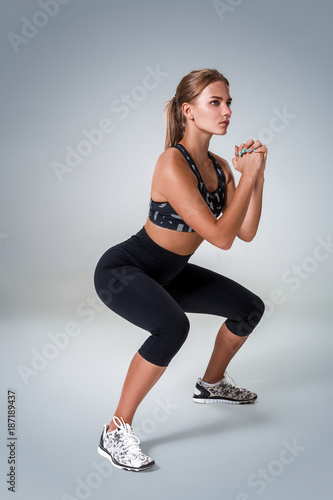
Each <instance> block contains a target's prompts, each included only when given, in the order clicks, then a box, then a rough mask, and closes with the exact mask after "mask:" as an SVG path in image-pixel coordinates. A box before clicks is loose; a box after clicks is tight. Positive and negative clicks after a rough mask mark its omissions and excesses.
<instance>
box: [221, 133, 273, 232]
mask: <svg viewBox="0 0 333 500" xmlns="http://www.w3.org/2000/svg"><path fill="white" fill-rule="evenodd" d="M259 144H260V143H259V141H257V142H256V143H254V144H253V145H252V147H250V153H249V154H252V151H253V149H255V148H256V147H257V151H262V152H263V155H264V162H263V164H262V167H261V169H260V171H259V173H258V176H257V178H256V182H255V184H254V186H253V191H252V195H251V199H250V202H249V205H248V209H247V212H246V215H245V218H244V220H243V223H242V225H241V227H240V229H239V231H238V233H237V236H238V237H239V238H240V239H241V240H244V241H252V240H253V238H254V237H255V235H256V232H257V229H258V226H259V221H260V216H261V209H262V195H263V187H264V181H265V179H264V169H265V164H266V158H267V149H266V148H265V146H263V147H259ZM243 147H245V149H247V148H248V144H241V146H239V148H238V147H236V151H235V158H234V159H233V165H234V166H235V168H236V169H237V170H240V171H242V168H241V166H239V165H238V163H239V162H238V159H239V156H238V152H239V150H241V149H242V148H243ZM218 159H219V161H220V163H221V165H223V168H224V171H225V173H226V177H227V184H226V190H225V191H226V193H225V208H227V207H228V206H229V205H230V203H231V200H232V199H233V196H234V194H235V191H236V187H235V181H234V176H233V174H232V171H231V168H230V166H229V164H228V163H227V162H226V161H225V160H223V159H222V158H219V157H218Z"/></svg>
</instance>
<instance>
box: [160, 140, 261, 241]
mask: <svg viewBox="0 0 333 500" xmlns="http://www.w3.org/2000/svg"><path fill="white" fill-rule="evenodd" d="M252 143H253V141H252ZM262 162H263V155H262V154H260V153H252V154H251V155H250V154H248V155H245V156H243V157H242V158H239V160H238V166H239V167H241V168H242V176H241V178H240V181H239V183H238V186H237V188H235V190H234V193H233V196H232V199H231V197H229V203H228V207H227V208H226V210H225V211H224V213H223V216H222V217H220V218H219V219H218V220H217V219H216V218H215V217H214V215H213V214H212V212H211V210H210V209H209V207H208V206H207V204H206V203H205V202H204V200H203V198H202V196H201V195H200V193H199V191H198V189H197V179H196V177H195V176H194V174H193V172H192V171H191V170H190V169H189V168H188V166H187V165H186V163H184V160H183V159H182V158H181V157H180V155H179V152H178V151H177V150H175V149H174V148H170V149H169V150H166V151H165V152H164V153H163V154H162V155H161V156H160V158H159V159H158V161H157V164H156V169H155V172H154V176H158V185H159V186H160V187H159V191H160V194H161V196H163V198H165V199H166V200H167V201H168V202H169V203H170V204H171V206H172V207H173V208H174V209H175V211H176V212H177V213H178V215H180V217H182V219H183V220H184V221H185V222H186V223H187V224H188V225H189V226H191V227H192V228H193V229H194V231H195V232H196V233H198V234H199V235H200V236H201V237H202V238H204V239H205V240H207V241H209V242H210V243H212V244H213V245H215V246H217V247H219V248H222V249H229V248H230V247H231V245H232V243H233V241H234V239H235V238H236V236H237V234H238V233H239V231H240V228H241V226H242V224H243V222H244V219H245V216H246V214H247V211H248V208H249V205H250V202H251V198H252V195H253V191H254V188H255V185H256V180H257V177H258V173H259V171H260V169H261V168H262Z"/></svg>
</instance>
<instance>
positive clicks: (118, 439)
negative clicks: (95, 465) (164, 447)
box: [97, 417, 155, 472]
mask: <svg viewBox="0 0 333 500" xmlns="http://www.w3.org/2000/svg"><path fill="white" fill-rule="evenodd" d="M113 422H114V423H115V424H116V425H117V429H116V430H114V431H112V432H108V426H107V425H106V424H105V425H104V427H103V432H102V435H101V439H100V442H99V446H98V449H97V451H98V453H99V454H100V455H102V456H103V457H105V458H107V459H109V460H110V462H111V463H112V465H114V466H115V467H117V468H118V469H125V470H132V471H136V472H137V471H142V470H146V469H149V468H150V467H152V466H153V465H154V464H155V462H154V460H153V459H151V458H150V457H148V456H147V455H145V454H144V453H143V452H142V451H141V449H140V447H139V443H140V439H139V438H137V437H136V436H134V434H133V430H132V428H131V426H130V425H129V424H126V423H125V422H124V420H123V419H119V418H117V417H114V418H113Z"/></svg>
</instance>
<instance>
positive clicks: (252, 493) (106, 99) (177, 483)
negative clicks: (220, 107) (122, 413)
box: [0, 0, 333, 500]
mask: <svg viewBox="0 0 333 500" xmlns="http://www.w3.org/2000/svg"><path fill="white" fill-rule="evenodd" d="M43 3H44V8H42V7H41V5H42V4H43ZM45 4H47V5H48V7H45ZM1 10H2V13H1V28H2V29H1V36H2V38H1V47H2V49H1V67H2V72H1V96H2V102H1V116H2V120H1V138H2V147H1V171H2V176H1V186H0V190H1V220H0V255H1V276H2V277H1V309H2V310H1V323H0V325H1V353H2V360H1V366H2V377H1V386H2V390H1V421H0V423H1V429H2V431H1V442H0V456H1V481H2V483H1V496H2V498H12V496H11V495H12V493H10V492H8V491H7V485H6V473H7V472H8V469H9V466H8V464H7V457H8V452H7V448H6V445H7V431H6V429H7V422H6V414H7V412H6V407H7V404H6V402H7V390H8V389H13V390H15V391H16V395H17V437H18V440H17V448H16V452H17V456H16V458H17V470H16V473H17V481H16V489H17V492H16V496H15V498H17V499H20V500H21V499H34V500H37V499H38V500H39V499H42V498H43V499H44V498H48V499H50V500H53V499H61V500H69V499H73V498H76V499H80V498H93V499H96V500H97V499H98V500H99V499H106V498H137V499H138V500H141V499H149V498H158V499H161V500H164V499H169V498H171V497H172V498H175V499H177V500H178V499H179V500H180V499H184V498H193V499H201V498H203V497H206V498H209V499H213V500H215V499H216V500H217V499H222V498H223V499H231V500H249V499H251V500H252V499H257V498H261V499H265V500H266V499H269V500H277V499H279V500H280V499H281V498H284V499H286V500H289V499H290V500H291V499H296V498H302V499H303V500H305V499H306V500H307V499H309V500H310V499H311V500H312V499H313V498H314V497H318V498H327V497H328V496H329V492H330V490H331V488H330V487H329V478H330V470H329V462H330V460H331V454H330V453H329V452H330V445H331V444H332V432H331V430H330V427H331V426H330V425H329V422H330V415H331V412H332V390H331V380H332V368H331V347H332V337H331V327H330V322H329V319H330V313H331V307H332V306H331V304H332V292H331V288H332V287H331V283H332V273H333V258H332V253H333V248H332V245H331V243H330V241H331V238H332V237H333V231H332V222H331V214H332V202H331V195H330V192H331V186H332V181H333V176H332V169H331V154H330V149H329V148H330V137H329V133H330V132H331V116H332V106H331V101H332V99H331V81H332V67H331V46H332V35H331V21H332V13H333V8H332V4H331V3H330V2H329V1H328V0H327V1H323V0H322V1H317V2H314V1H300V0H298V1H294V2H290V1H287V0H280V1H279V2H277V1H273V0H266V1H264V0H253V1H245V0H244V1H241V0H226V1H225V2H222V1H220V2H214V1H199V0H191V1H190V0H181V1H168V2H165V1H152V0H142V1H137V2H135V1H133V0H132V1H130V0H122V1H115V0H110V1H106V0H95V1H92V0H90V1H88V0H87V1H84V0H82V1H78V0H70V1H68V2H67V3H66V2H64V3H63V4H60V2H59V3H57V2H54V1H52V2H51V3H50V4H48V3H47V2H46V1H45V2H43V1H41V2H40V3H38V2H37V1H31V0H27V1H7V2H6V1H1ZM41 12H42V13H43V14H41ZM45 12H46V13H45ZM32 22H34V23H35V24H37V25H38V27H37V28H36V26H35V27H34V26H33V25H31V24H29V23H32ZM22 30H23V32H22ZM13 34H14V35H13ZM18 36H21V37H23V36H24V38H21V39H20V38H18ZM22 40H23V41H22ZM24 40H25V41H24ZM203 67H216V68H217V69H218V70H220V71H221V72H222V73H224V74H225V76H227V78H228V79H229V81H230V91H231V95H232V97H233V100H234V102H233V106H232V109H233V116H232V119H231V124H230V127H229V130H228V134H227V135H226V136H225V137H214V138H213V139H212V141H211V150H212V151H213V152H216V153H217V154H219V155H221V156H223V157H224V158H226V159H227V160H228V161H229V162H230V163H231V159H232V156H233V148H234V145H235V144H239V143H240V142H242V141H245V140H246V139H248V138H249V137H254V138H255V137H259V138H260V139H261V140H262V141H263V142H264V143H266V144H267V146H268V148H269V156H268V161H267V174H266V186H265V198H264V210H263V216H262V221H261V225H260V230H259V232H258V235H257V237H256V239H255V240H254V241H253V242H252V243H251V244H250V245H248V244H246V243H243V242H241V241H237V242H235V244H234V245H233V247H232V249H231V250H229V251H228V252H223V251H221V250H219V249H217V248H215V247H213V246H211V245H209V244H208V243H204V244H203V245H202V246H201V247H200V249H199V250H198V251H197V252H196V254H195V256H194V257H193V259H192V262H194V263H198V264H200V265H204V266H206V267H209V268H211V269H214V270H216V271H218V272H221V273H222V274H226V275H228V276H230V277H232V278H233V279H236V280H239V281H240V282H242V283H243V284H244V285H245V286H247V287H249V288H251V289H253V290H254V291H256V292H257V293H258V294H259V295H260V296H261V297H262V298H263V299H264V300H265V302H266V305H267V308H266V313H265V317H264V319H263V321H262V323H261V325H260V327H258V329H257V331H256V333H255V334H254V335H253V336H252V337H251V339H250V340H249V341H248V343H247V344H246V346H245V347H244V348H243V350H242V351H241V352H240V353H239V354H238V355H237V356H236V358H235V359H234V360H233V362H232V363H231V365H230V370H229V371H230V373H231V375H232V376H233V378H235V380H236V382H238V383H239V384H240V385H242V386H246V387H249V388H251V389H253V390H255V391H256V392H258V393H259V397H260V399H259V400H258V403H257V404H256V405H254V406H251V407H250V408H245V407H244V408H243V407H234V406H232V405H230V406H228V405H216V406H215V405H211V406H207V407H206V406H205V405H203V407H202V406H201V405H194V404H193V403H192V401H191V395H192V391H193V386H194V383H195V380H196V378H197V377H198V376H201V375H202V372H203V370H204V368H205V364H206V362H207V360H208V357H209V354H210V350H211V348H212V344H213V341H214V337H215V334H216V331H217V330H218V328H219V326H220V320H219V318H214V317H207V316H199V315H193V314H192V315H189V317H190V321H191V325H192V331H191V334H190V336H189V339H188V340H187V343H186V344H185V345H184V347H183V348H182V350H181V351H180V353H179V354H178V355H177V357H176V358H175V359H174V361H173V362H172V365H171V366H170V368H169V369H168V370H167V372H166V374H165V375H164V377H163V378H162V379H161V381H160V382H159V384H158V385H157V386H156V387H155V388H154V389H153V390H152V391H151V393H150V394H149V395H148V397H147V398H146V400H145V402H144V403H143V404H142V406H141V407H140V408H139V410H138V412H137V416H136V420H135V423H134V429H135V431H136V433H137V434H138V435H139V436H140V438H141V440H142V447H143V449H144V450H145V451H146V452H147V453H149V454H150V455H151V456H153V457H154V459H155V461H156V463H157V466H156V467H155V468H154V469H153V470H152V471H150V472H148V473H144V474H131V473H126V472H124V471H119V470H116V469H114V468H112V469H111V466H109V465H108V462H107V461H105V460H103V459H102V457H100V456H99V455H98V454H97V451H96V448H97V442H98V439H99V435H100V432H101V429H102V425H103V424H104V423H105V422H106V421H108V420H109V418H110V417H111V415H112V412H113V410H114V407H115V404H116V401H117V399H118V397H119V392H120V388H121V384H122V381H123V378H124V376H125V373H126V370H127V366H128V363H129V361H130V359H131V358H132V355H133V354H134V352H135V351H136V349H137V348H138V347H139V346H140V345H141V343H142V342H143V340H144V339H145V337H146V333H145V332H144V331H142V330H138V329H137V328H135V327H133V326H132V325H129V324H127V323H126V322H125V321H124V320H122V319H121V318H118V317H117V316H116V315H114V314H113V313H111V312H110V311H109V310H107V308H105V306H103V305H102V304H101V303H100V302H99V301H98V300H97V299H96V294H95V290H94V287H93V281H92V279H93V272H94V268H95V265H96V263H97V261H98V259H99V258H100V256H101V255H102V253H103V252H104V251H105V250H106V249H107V248H109V247H110V246H112V245H113V244H115V243H118V242H119V241H121V240H123V239H125V238H127V237H129V236H130V235H131V234H133V233H134V232H137V231H138V230H139V229H140V228H141V227H142V226H143V224H144V222H145V219H146V216H147V210H148V200H149V194H150V182H151V175H152V172H153V168H154V164H155V161H156V159H157V157H158V156H159V154H160V153H161V152H162V151H163V147H164V137H165V125H164V119H163V105H164V103H165V101H166V100H167V99H169V98H170V97H172V96H173V95H174V92H175V88H176V86H177V84H178V82H179V80H180V79H181V78H182V77H183V76H184V75H185V74H186V73H188V72H189V71H191V70H193V69H199V68H203ZM154 71H155V73H156V71H157V72H160V75H161V76H159V77H155V78H154V77H153V76H151V73H152V72H154ZM148 75H150V76H148ZM126 95H129V96H130V104H125V103H124V102H122V103H120V102H119V101H123V100H125V99H127V98H126ZM120 105H122V106H123V108H121V109H119V106H120ZM124 106H125V107H124ZM281 115H282V116H284V118H283V120H281V118H277V117H278V116H281ZM105 119H108V120H109V122H108V123H109V125H110V121H111V122H112V131H109V133H103V134H100V135H99V139H98V140H99V141H100V143H99V144H98V143H96V144H95V145H93V144H92V145H90V146H89V144H88V147H90V150H89V149H85V150H84V151H85V153H82V155H81V156H80V157H77V160H76V162H77V166H75V167H69V166H68V164H67V163H66V155H67V153H68V151H69V149H68V148H70V149H71V148H72V149H71V150H73V149H74V150H77V148H78V147H79V150H80V146H78V145H79V144H80V143H81V145H82V141H83V140H87V138H86V137H85V133H84V132H83V131H84V130H86V131H90V132H91V131H92V130H93V129H96V128H97V127H99V126H100V124H101V122H103V120H104V122H103V123H104V124H105ZM94 137H95V141H96V140H97V139H96V138H97V135H96V133H95V136H94ZM82 147H83V148H84V146H82ZM86 148H87V146H86ZM82 151H83V149H81V152H82ZM56 162H57V164H58V167H55V164H56ZM59 164H62V165H63V166H64V167H65V171H63V172H62V174H61V175H60V174H59ZM56 169H58V175H57V174H56ZM235 175H236V178H238V174H237V172H236V173H235ZM325 242H326V243H325ZM55 339H57V341H56V340H55ZM56 342H58V346H57V344H56ZM38 360H39V361H38ZM295 446H296V447H295ZM288 447H289V448H290V447H291V448H292V447H294V448H292V449H293V450H294V451H293V452H291V451H290V450H289V451H288ZM286 457H287V458H286ZM287 462H288V463H287ZM101 467H102V468H101ZM263 470H265V471H266V472H263Z"/></svg>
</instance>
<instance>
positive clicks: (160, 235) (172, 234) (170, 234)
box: [145, 217, 203, 255]
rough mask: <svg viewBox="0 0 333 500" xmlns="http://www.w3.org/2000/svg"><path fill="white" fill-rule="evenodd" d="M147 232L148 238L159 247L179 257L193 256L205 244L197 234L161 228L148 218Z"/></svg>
mask: <svg viewBox="0 0 333 500" xmlns="http://www.w3.org/2000/svg"><path fill="white" fill-rule="evenodd" d="M145 230H146V232H147V234H148V236H149V237H150V238H151V239H152V240H153V241H155V243H157V244H158V245H160V246H161V247H163V248H166V249H167V250H169V251H170V252H173V253H177V254H179V255H191V254H193V253H194V252H195V251H196V249H197V248H198V247H199V246H200V245H201V243H202V242H203V238H202V237H201V236H199V235H198V234H197V233H195V232H193V233H182V232H181V231H174V230H172V229H166V228H164V227H159V226H157V225H156V224H154V223H153V222H151V220H150V219H149V217H148V218H147V221H146V224H145Z"/></svg>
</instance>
